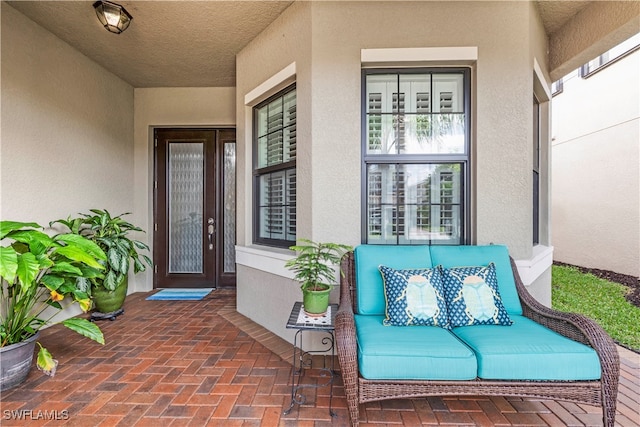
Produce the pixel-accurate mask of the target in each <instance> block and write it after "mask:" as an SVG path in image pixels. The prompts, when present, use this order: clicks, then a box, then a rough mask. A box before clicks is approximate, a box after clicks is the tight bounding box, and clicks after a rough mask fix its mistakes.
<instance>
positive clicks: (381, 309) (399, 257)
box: [354, 245, 433, 316]
mask: <svg viewBox="0 0 640 427" xmlns="http://www.w3.org/2000/svg"><path fill="white" fill-rule="evenodd" d="M354 254H355V262H356V283H357V286H356V304H357V305H356V310H357V312H358V313H359V314H374V315H379V316H380V315H384V314H385V309H386V301H385V297H384V284H383V282H382V275H381V274H380V270H378V266H380V265H385V266H387V267H391V268H395V269H413V268H415V269H418V268H431V267H433V264H431V255H430V251H429V246H391V245H360V246H358V247H356V249H355V251H354Z"/></svg>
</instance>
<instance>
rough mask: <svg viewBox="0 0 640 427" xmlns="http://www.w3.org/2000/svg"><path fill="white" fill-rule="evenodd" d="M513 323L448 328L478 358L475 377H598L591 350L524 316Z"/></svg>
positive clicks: (559, 379)
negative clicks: (509, 324)
mask: <svg viewBox="0 0 640 427" xmlns="http://www.w3.org/2000/svg"><path fill="white" fill-rule="evenodd" d="M511 320H512V321H513V324H512V325H511V326H509V327H504V326H493V325H484V326H463V327H460V328H454V329H453V330H452V331H453V333H454V334H455V335H457V336H458V337H459V338H460V339H462V341H464V342H465V343H466V344H467V345H468V346H469V347H471V348H472V349H473V350H474V351H475V353H476V357H477V359H478V377H480V378H483V379H488V380H549V381H576V380H597V379H599V378H600V372H601V370H600V361H599V359H598V355H597V354H596V352H595V350H593V349H592V348H590V347H588V346H586V345H584V344H581V343H579V342H576V341H573V340H570V339H568V338H566V337H563V336H562V335H560V334H558V333H556V332H554V331H552V330H550V329H548V328H545V327H544V326H542V325H540V324H538V323H535V322H534V321H533V320H531V319H528V318H526V317H524V316H519V315H511Z"/></svg>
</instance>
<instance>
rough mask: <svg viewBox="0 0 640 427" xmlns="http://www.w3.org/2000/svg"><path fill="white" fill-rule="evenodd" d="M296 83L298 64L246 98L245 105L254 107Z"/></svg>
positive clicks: (274, 77) (266, 82)
mask: <svg viewBox="0 0 640 427" xmlns="http://www.w3.org/2000/svg"><path fill="white" fill-rule="evenodd" d="M295 81H296V63H295V62H292V63H291V64H289V65H287V66H286V67H284V68H283V69H282V70H280V71H278V72H277V73H276V74H274V75H273V76H271V77H269V78H268V79H267V80H265V81H264V82H262V83H260V84H259V85H258V86H256V87H255V88H254V89H252V90H250V91H249V92H248V93H247V94H246V95H245V96H244V105H247V106H251V107H253V106H254V105H258V104H259V103H260V102H262V101H264V100H265V99H267V98H269V97H270V96H271V95H274V94H276V93H278V92H279V91H280V90H282V89H284V88H286V87H287V86H289V85H291V84H292V83H294V82H295Z"/></svg>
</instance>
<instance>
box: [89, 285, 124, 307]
mask: <svg viewBox="0 0 640 427" xmlns="http://www.w3.org/2000/svg"><path fill="white" fill-rule="evenodd" d="M91 294H92V296H93V305H94V307H95V309H96V310H97V311H99V312H100V313H113V312H114V311H117V310H120V309H121V308H122V306H123V304H124V300H125V298H126V297H127V276H125V277H124V279H123V280H122V282H120V284H119V285H118V286H116V289H115V290H114V291H108V290H106V289H105V288H94V289H92V290H91Z"/></svg>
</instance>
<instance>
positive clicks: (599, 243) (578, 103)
mask: <svg viewBox="0 0 640 427" xmlns="http://www.w3.org/2000/svg"><path fill="white" fill-rule="evenodd" d="M639 72H640V51H636V52H635V53H633V54H631V55H629V56H627V57H625V58H622V59H621V60H619V61H618V62H616V63H613V64H611V65H610V66H608V67H606V68H604V69H602V70H600V71H598V72H597V73H595V74H593V75H591V76H590V77H588V78H586V79H582V78H580V77H579V76H578V75H577V73H572V74H570V75H569V76H568V78H566V79H565V82H564V91H563V92H562V93H560V94H559V95H556V96H555V97H554V98H553V137H554V140H553V198H552V205H553V223H552V224H553V244H554V247H555V248H556V252H555V256H554V258H555V259H556V260H558V261H562V262H567V263H570V264H575V265H580V266H583V267H591V268H599V269H603V270H611V271H615V272H617V273H623V274H629V275H632V276H636V277H638V276H640V80H638V75H639V74H638V73H639Z"/></svg>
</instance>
